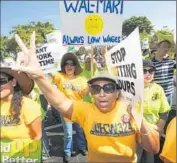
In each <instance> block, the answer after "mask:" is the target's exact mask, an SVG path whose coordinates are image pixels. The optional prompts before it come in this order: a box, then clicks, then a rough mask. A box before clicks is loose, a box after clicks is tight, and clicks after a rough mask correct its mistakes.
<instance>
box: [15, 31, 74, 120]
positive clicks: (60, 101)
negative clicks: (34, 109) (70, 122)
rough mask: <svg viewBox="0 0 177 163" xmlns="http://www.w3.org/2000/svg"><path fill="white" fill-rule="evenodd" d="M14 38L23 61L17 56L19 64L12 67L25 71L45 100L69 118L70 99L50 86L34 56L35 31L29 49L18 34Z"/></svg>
mask: <svg viewBox="0 0 177 163" xmlns="http://www.w3.org/2000/svg"><path fill="white" fill-rule="evenodd" d="M15 40H16V42H17V44H18V45H19V47H20V48H21V50H22V52H23V53H24V57H25V62H24V61H23V60H22V61H23V62H20V61H21V58H19V60H20V61H19V64H18V65H16V66H15V67H13V69H14V70H16V71H18V72H19V73H20V72H25V73H27V74H28V76H29V77H30V78H31V79H33V80H34V81H35V82H36V84H37V85H38V86H39V88H40V89H41V91H42V92H43V94H44V96H45V97H46V99H47V101H48V102H49V103H50V104H51V105H52V106H54V107H55V108H56V109H57V110H58V111H59V112H61V113H62V114H63V115H64V116H65V117H66V118H68V119H71V116H72V110H73V109H72V108H73V106H72V101H71V100H70V99H68V98H67V97H66V96H65V95H64V94H63V93H62V92H61V91H59V90H57V89H56V88H55V87H53V86H52V84H51V83H50V82H49V80H47V79H46V78H45V76H44V73H43V72H42V70H41V68H40V65H39V62H38V60H37V56H36V47H35V32H33V34H32V35H31V40H30V49H28V48H27V47H26V45H25V44H24V43H23V41H22V40H21V38H20V37H19V36H18V35H15Z"/></svg>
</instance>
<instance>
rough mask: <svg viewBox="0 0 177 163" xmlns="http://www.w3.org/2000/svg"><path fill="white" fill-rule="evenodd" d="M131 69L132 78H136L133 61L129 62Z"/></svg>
mask: <svg viewBox="0 0 177 163" xmlns="http://www.w3.org/2000/svg"><path fill="white" fill-rule="evenodd" d="M131 70H132V75H133V78H134V79H136V78H137V74H136V67H135V64H134V63H132V64H131Z"/></svg>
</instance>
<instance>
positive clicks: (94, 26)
mask: <svg viewBox="0 0 177 163" xmlns="http://www.w3.org/2000/svg"><path fill="white" fill-rule="evenodd" d="M84 27H85V30H86V32H87V33H89V34H90V35H97V34H99V33H101V32H102V30H103V27H104V22H103V19H102V17H101V16H100V15H98V14H90V15H88V16H87V17H86V19H85V24H84Z"/></svg>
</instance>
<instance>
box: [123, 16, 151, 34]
mask: <svg viewBox="0 0 177 163" xmlns="http://www.w3.org/2000/svg"><path fill="white" fill-rule="evenodd" d="M136 27H139V32H140V33H143V32H144V33H147V34H150V33H151V32H152V30H153V25H152V23H151V21H150V20H149V19H148V18H147V17H146V16H139V17H136V16H133V17H131V18H129V19H127V20H125V21H124V23H123V29H122V33H123V36H128V35H129V34H130V33H131V32H133V30H134V29H135V28H136Z"/></svg>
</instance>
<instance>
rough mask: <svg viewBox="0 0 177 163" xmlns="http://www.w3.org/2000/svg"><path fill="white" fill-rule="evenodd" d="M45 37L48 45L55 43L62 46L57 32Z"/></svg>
mask: <svg viewBox="0 0 177 163" xmlns="http://www.w3.org/2000/svg"><path fill="white" fill-rule="evenodd" d="M46 37H47V42H48V43H56V44H58V45H59V46H62V34H61V32H60V31H59V30H57V31H54V32H52V33H49V34H47V35H46Z"/></svg>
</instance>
